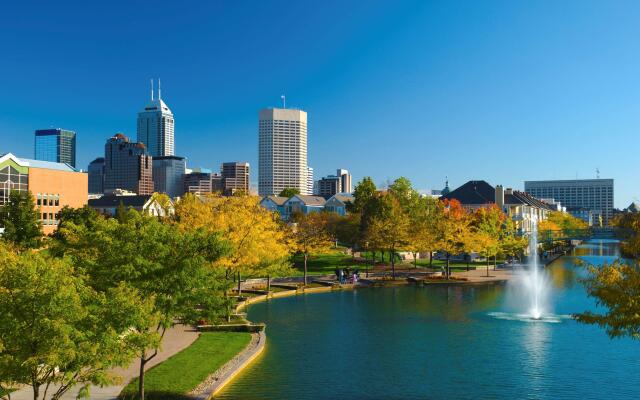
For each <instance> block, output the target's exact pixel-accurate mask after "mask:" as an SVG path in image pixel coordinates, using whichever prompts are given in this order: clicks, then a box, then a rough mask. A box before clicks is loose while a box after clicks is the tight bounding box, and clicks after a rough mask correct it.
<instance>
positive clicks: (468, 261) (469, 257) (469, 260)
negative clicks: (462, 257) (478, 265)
mask: <svg viewBox="0 0 640 400" xmlns="http://www.w3.org/2000/svg"><path fill="white" fill-rule="evenodd" d="M466 258H467V272H469V263H470V262H471V256H470V255H469V256H467V257H466Z"/></svg>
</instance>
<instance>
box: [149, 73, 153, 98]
mask: <svg viewBox="0 0 640 400" xmlns="http://www.w3.org/2000/svg"><path fill="white" fill-rule="evenodd" d="M149 80H150V81H151V101H153V78H152V79H149Z"/></svg>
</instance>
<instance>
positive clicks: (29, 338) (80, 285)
mask: <svg viewBox="0 0 640 400" xmlns="http://www.w3.org/2000/svg"><path fill="white" fill-rule="evenodd" d="M137 294H138V293H137V291H136V290H134V289H132V288H130V287H127V286H126V285H124V284H118V285H116V286H113V287H112V288H110V289H109V290H108V291H105V292H97V291H95V290H93V289H92V288H91V287H89V286H87V285H86V283H85V281H84V280H83V279H82V278H81V277H80V276H78V274H76V271H75V270H74V269H73V268H72V267H71V265H70V263H69V262H68V261H67V260H65V259H57V258H52V257H50V256H48V255H47V253H46V252H30V251H27V252H23V253H20V254H18V253H13V252H11V251H9V250H7V249H6V248H5V247H4V246H0V342H1V343H2V344H3V348H2V349H0V387H3V388H5V389H6V388H7V386H9V385H15V384H21V385H27V386H30V387H31V388H32V390H33V398H34V399H41V398H42V399H46V398H50V399H59V398H60V397H61V396H62V395H63V394H64V393H66V392H67V391H68V390H69V389H70V388H72V387H73V386H75V385H79V384H80V385H84V390H83V391H85V392H86V390H87V387H88V385H89V384H96V385H105V384H112V383H113V382H114V379H113V377H112V376H110V374H108V373H107V371H108V370H109V369H111V368H113V367H116V366H124V365H127V364H128V363H129V362H130V361H131V360H132V359H133V357H134V356H135V354H134V349H135V347H136V344H137V343H138V342H140V341H141V340H144V338H143V336H144V335H140V334H138V333H137V332H133V331H131V330H130V327H131V326H135V325H139V324H141V323H143V322H144V321H146V320H148V318H150V317H151V316H152V308H151V302H150V301H149V300H140V298H139V296H138V295H137ZM7 384H8V385H7ZM47 396H49V397H47Z"/></svg>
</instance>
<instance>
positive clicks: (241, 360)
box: [190, 254, 567, 400]
mask: <svg viewBox="0 0 640 400" xmlns="http://www.w3.org/2000/svg"><path fill="white" fill-rule="evenodd" d="M566 255H567V254H557V255H555V257H553V258H550V259H548V260H544V261H545V262H544V267H547V266H549V265H550V264H551V263H553V262H554V261H556V260H558V259H559V258H561V257H563V256H566ZM485 274H486V269H485V268H481V267H478V266H476V269H474V270H469V271H462V272H456V273H455V275H454V278H455V277H461V278H465V279H466V280H444V279H442V280H440V279H437V280H432V281H426V280H420V279H417V278H416V277H415V275H422V276H424V277H426V276H427V275H428V273H427V272H425V271H415V272H414V273H410V272H408V271H406V270H405V271H399V272H398V273H397V276H396V279H394V280H390V279H389V280H386V279H381V278H380V277H376V276H373V277H369V278H361V279H362V280H361V281H360V282H358V283H357V284H337V283H334V282H333V281H329V280H323V279H322V278H325V279H326V278H327V277H328V275H318V276H310V278H311V279H310V282H311V283H313V282H323V283H324V284H326V286H319V287H311V288H309V287H307V288H305V287H298V288H295V289H294V288H292V289H291V290H284V291H279V292H271V293H268V294H263V295H257V296H252V297H247V298H246V299H245V300H243V301H241V302H239V303H238V304H237V305H236V307H235V312H236V313H240V312H241V311H243V310H245V309H246V308H247V307H248V306H250V305H251V304H256V303H261V302H264V301H269V300H272V299H278V298H281V297H290V296H298V295H306V294H315V293H328V292H333V291H341V290H354V289H358V288H367V287H380V286H409V285H422V286H427V285H456V286H457V285H482V284H501V283H505V282H507V281H509V280H510V279H512V278H513V277H514V275H515V274H514V268H513V267H508V268H505V267H504V265H499V266H498V267H497V268H496V269H493V268H492V266H490V267H489V276H488V277H487V276H486V275H485ZM460 275H462V276H460ZM376 278H377V279H376ZM298 279H299V278H298V277H296V278H291V277H289V278H282V279H281V280H273V281H272V285H278V284H283V283H292V282H296V281H297V280H298ZM262 281H263V280H262V279H252V280H251V281H250V283H251V284H254V285H255V284H258V283H261V282H262ZM264 281H266V279H264ZM247 290H251V289H249V288H247ZM247 322H248V324H243V325H245V326H247V327H248V326H259V325H257V324H254V323H253V322H252V321H250V320H247ZM237 326H242V325H237ZM265 328H266V326H264V325H263V328H262V329H261V330H260V331H259V332H257V333H255V332H254V333H252V336H254V337H258V339H257V340H256V341H255V342H254V339H253V338H252V341H251V342H250V343H249V344H248V345H247V347H245V348H244V349H243V350H242V351H241V352H240V353H238V354H237V355H236V356H235V357H234V358H233V359H231V360H230V361H228V362H227V363H226V364H225V365H223V366H222V367H221V368H220V369H218V370H217V371H216V372H214V373H213V374H211V375H210V376H209V377H208V378H207V379H206V380H205V381H204V382H203V383H202V384H201V385H200V386H198V387H197V388H196V389H194V390H193V391H192V392H191V393H190V395H191V396H192V397H193V398H194V399H198V400H208V399H213V398H215V395H216V394H218V393H220V391H222V390H223V389H224V388H225V387H226V386H227V385H228V384H229V383H231V382H232V381H233V379H234V378H235V377H236V376H238V375H239V374H240V373H241V372H242V371H243V370H245V369H246V368H247V367H249V365H251V363H252V362H253V361H254V360H255V359H256V358H258V356H259V355H260V354H262V352H263V350H264V347H265V345H266V340H267V335H266V333H265ZM210 380H213V382H209V381H210ZM203 386H204V387H203Z"/></svg>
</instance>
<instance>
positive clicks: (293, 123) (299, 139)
mask: <svg viewBox="0 0 640 400" xmlns="http://www.w3.org/2000/svg"><path fill="white" fill-rule="evenodd" d="M258 137H259V140H258V142H259V152H258V158H259V163H258V164H259V171H258V193H259V194H260V195H261V196H268V195H273V194H279V193H280V192H281V191H282V190H283V189H286V188H295V189H298V190H299V191H300V193H309V187H308V183H307V176H308V173H309V170H308V165H307V113H306V112H304V111H301V110H292V109H286V108H268V109H263V110H261V111H260V114H259V126H258Z"/></svg>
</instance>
